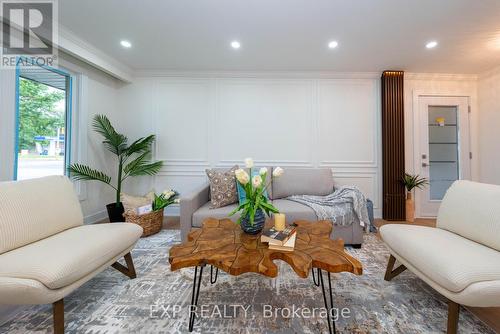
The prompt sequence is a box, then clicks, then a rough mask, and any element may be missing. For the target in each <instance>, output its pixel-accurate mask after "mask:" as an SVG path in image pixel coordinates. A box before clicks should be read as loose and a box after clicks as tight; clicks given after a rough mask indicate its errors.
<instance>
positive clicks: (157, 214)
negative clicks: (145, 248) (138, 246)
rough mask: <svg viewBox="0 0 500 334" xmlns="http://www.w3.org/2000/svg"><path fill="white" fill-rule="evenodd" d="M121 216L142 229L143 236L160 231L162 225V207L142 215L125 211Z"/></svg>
mask: <svg viewBox="0 0 500 334" xmlns="http://www.w3.org/2000/svg"><path fill="white" fill-rule="evenodd" d="M123 216H124V217H125V221H126V222H128V223H134V224H137V225H139V226H140V227H142V228H143V229H144V232H143V233H142V236H143V237H147V236H148V235H152V234H155V233H158V232H160V230H161V227H162V225H163V209H161V210H158V211H152V212H150V213H145V214H143V215H138V214H136V213H135V212H133V211H127V212H125V213H124V214H123Z"/></svg>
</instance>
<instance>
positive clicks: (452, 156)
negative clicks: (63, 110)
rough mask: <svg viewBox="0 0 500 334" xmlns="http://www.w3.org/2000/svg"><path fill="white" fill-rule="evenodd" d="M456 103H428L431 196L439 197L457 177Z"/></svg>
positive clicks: (431, 198) (458, 165)
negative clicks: (434, 104)
mask: <svg viewBox="0 0 500 334" xmlns="http://www.w3.org/2000/svg"><path fill="white" fill-rule="evenodd" d="M457 116H458V108H457V106H429V124H428V128H429V183H430V185H429V187H430V200H435V201H441V200H442V199H443V197H444V194H445V193H446V191H447V190H448V188H449V187H450V186H451V184H452V183H453V182H454V181H456V180H458V179H459V175H460V173H459V170H460V162H459V161H460V159H459V146H458V138H459V133H458V122H457V119H458V117H457Z"/></svg>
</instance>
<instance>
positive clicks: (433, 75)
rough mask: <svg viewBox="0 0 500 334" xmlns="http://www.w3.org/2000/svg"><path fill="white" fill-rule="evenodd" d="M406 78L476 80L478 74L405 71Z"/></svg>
mask: <svg viewBox="0 0 500 334" xmlns="http://www.w3.org/2000/svg"><path fill="white" fill-rule="evenodd" d="M404 79H405V80H425V81H475V80H477V79H478V75H477V74H454V73H411V72H405V78H404Z"/></svg>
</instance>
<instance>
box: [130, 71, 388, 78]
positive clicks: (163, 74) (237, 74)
mask: <svg viewBox="0 0 500 334" xmlns="http://www.w3.org/2000/svg"><path fill="white" fill-rule="evenodd" d="M380 75H381V72H334V71H183V70H139V71H135V72H134V77H135V78H237V79H241V78H261V79H262V78H264V79H265V78H267V79H378V78H380Z"/></svg>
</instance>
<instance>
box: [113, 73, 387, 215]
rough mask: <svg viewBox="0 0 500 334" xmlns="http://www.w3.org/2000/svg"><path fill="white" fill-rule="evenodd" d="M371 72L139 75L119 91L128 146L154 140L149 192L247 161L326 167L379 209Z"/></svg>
mask: <svg viewBox="0 0 500 334" xmlns="http://www.w3.org/2000/svg"><path fill="white" fill-rule="evenodd" d="M379 81H380V79H379V75H378V74H375V75H374V74H364V75H356V76H353V75H349V74H345V75H336V76H335V77H334V78H330V79H327V78H318V77H316V78H310V77H306V76H300V75H297V76H295V77H294V76H293V75H288V76H287V77H283V76H273V77H270V76H269V75H265V76H264V75H259V74H255V73H253V74H251V75H249V74H246V75H241V74H240V75H212V76H205V77H204V76H202V75H196V74H195V75H193V74H191V75H188V76H183V77H180V76H177V77H172V76H168V75H164V76H159V77H141V78H138V79H137V80H135V81H134V83H133V84H131V85H127V86H125V87H123V88H122V89H120V91H119V101H120V102H119V109H120V110H121V112H123V113H124V114H123V119H124V120H126V122H125V123H126V124H123V126H124V128H125V129H126V132H127V133H128V134H129V135H130V137H131V138H135V137H138V136H144V135H147V134H149V133H153V134H155V135H156V136H157V143H156V147H155V158H156V159H159V160H163V161H164V162H165V168H163V170H162V171H161V173H160V174H159V175H158V176H156V177H155V178H154V180H153V182H152V183H147V182H146V183H142V184H141V185H140V186H139V187H138V188H133V189H134V190H135V189H137V191H138V192H146V191H148V190H149V189H148V188H151V187H155V188H156V190H162V189H163V188H165V187H167V186H168V187H174V188H175V189H177V190H179V191H180V192H182V193H186V192H189V191H191V190H193V189H194V188H196V187H197V186H199V185H201V184H202V183H204V182H205V180H206V176H205V169H206V168H209V167H230V166H232V165H234V164H238V163H241V162H242V160H243V159H244V158H245V157H247V156H251V157H253V158H254V159H255V160H256V161H257V162H258V164H259V165H280V166H283V167H285V168H286V167H288V168H292V167H330V168H332V169H333V173H334V177H335V180H336V181H337V183H338V184H355V185H357V186H359V188H360V189H361V190H363V191H364V192H365V194H366V195H367V196H368V197H369V198H371V199H372V200H373V201H374V206H375V209H376V210H377V213H378V211H379V210H380V198H381V194H380V185H379V180H380V168H379V167H380V157H379V153H380V152H379V147H380V135H379V129H380V101H379V98H380V88H379Z"/></svg>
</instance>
